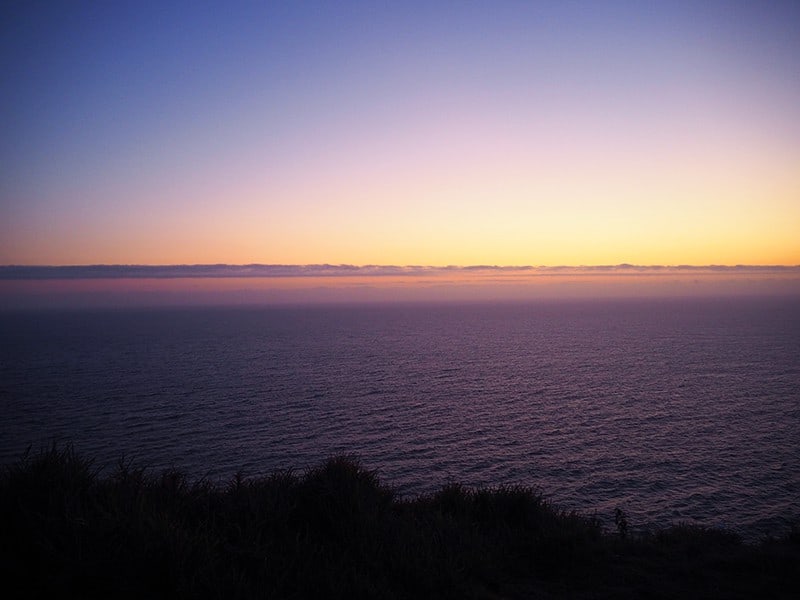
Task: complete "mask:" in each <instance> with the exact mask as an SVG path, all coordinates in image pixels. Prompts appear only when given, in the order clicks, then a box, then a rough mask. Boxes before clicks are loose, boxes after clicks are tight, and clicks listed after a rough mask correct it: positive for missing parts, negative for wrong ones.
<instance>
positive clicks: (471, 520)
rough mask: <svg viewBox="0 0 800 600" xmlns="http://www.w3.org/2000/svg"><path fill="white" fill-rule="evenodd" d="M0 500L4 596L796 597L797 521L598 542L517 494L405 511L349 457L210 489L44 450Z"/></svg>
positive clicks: (451, 498)
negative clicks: (774, 532)
mask: <svg viewBox="0 0 800 600" xmlns="http://www.w3.org/2000/svg"><path fill="white" fill-rule="evenodd" d="M0 506H1V507H2V515H3V518H2V520H1V521H0V539H2V540H3V544H2V548H3V549H2V556H0V564H2V566H1V567H0V569H2V576H3V580H4V583H5V589H6V593H7V594H10V595H6V597H56V596H58V597H83V598H86V597H103V598H106V597H116V598H119V597H128V598H145V597H148V598H153V597H162V598H223V597H224V598H641V597H649V598H754V597H760V598H796V597H800V578H798V576H797V574H798V572H800V529H798V528H796V527H795V528H793V529H792V531H791V532H790V533H788V534H783V535H781V536H780V537H776V538H769V539H764V540H762V541H761V542H759V543H758V544H745V543H743V542H742V541H741V540H740V539H739V538H738V537H737V536H736V535H735V534H732V533H730V532H725V531H721V530H714V529H704V528H698V527H692V526H685V525H678V526H671V527H669V528H665V529H663V530H660V531H658V532H655V533H649V534H633V533H631V532H629V528H628V523H627V519H626V517H625V515H624V514H623V513H622V512H618V513H617V514H616V521H615V522H616V527H615V528H614V530H613V531H608V530H605V529H604V528H603V527H602V525H601V524H600V523H599V521H598V520H597V519H595V518H592V517H587V516H583V515H580V514H576V513H572V512H565V511H563V510H560V509H558V508H557V507H555V506H553V505H551V504H549V503H548V502H547V501H545V500H544V499H543V498H542V496H541V495H540V494H539V493H538V492H536V491H535V490H533V489H530V488H525V487H504V488H493V489H468V488H465V487H462V486H460V485H458V484H447V485H444V486H443V487H442V488H441V489H440V490H439V491H437V492H435V493H433V494H430V495H426V496H422V497H417V498H413V499H404V498H401V497H399V496H398V495H397V494H396V493H395V492H394V491H393V490H392V489H391V488H390V487H388V486H386V485H384V484H383V483H381V482H380V480H379V479H378V478H377V476H376V475H375V473H373V472H371V471H368V470H366V469H364V468H363V467H362V466H361V465H360V463H359V462H358V460H357V459H355V458H353V457H345V456H339V457H334V458H331V459H329V460H328V461H326V462H325V463H324V464H322V465H320V466H318V467H316V468H313V469H310V470H308V471H306V472H304V473H302V474H298V473H294V472H285V471H284V472H277V473H274V474H272V475H270V476H268V477H262V478H255V479H248V478H244V477H242V476H240V475H238V474H237V475H234V476H233V478H232V479H231V480H230V482H228V483H227V484H224V485H220V484H215V483H211V482H208V481H190V480H189V479H188V478H187V477H186V476H185V475H184V474H182V473H180V472H177V471H171V470H168V471H164V472H161V473H154V472H151V471H149V470H147V469H145V468H142V467H139V466H135V465H132V464H129V463H126V462H124V461H121V462H120V464H119V465H118V466H117V468H116V470H115V471H113V472H112V473H109V474H105V475H102V476H101V475H99V474H98V473H97V470H96V469H94V468H93V465H92V462H91V460H88V459H86V458H84V457H81V456H79V455H78V454H76V453H75V452H74V451H73V450H72V448H70V447H60V448H59V447H52V448H50V449H48V450H45V451H41V452H39V453H33V454H29V455H27V456H26V457H25V458H23V459H22V460H20V461H19V462H17V463H15V464H13V465H9V466H7V467H5V468H4V469H3V473H2V476H1V477H0ZM14 590H16V591H14Z"/></svg>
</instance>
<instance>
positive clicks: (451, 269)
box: [0, 263, 800, 281]
mask: <svg viewBox="0 0 800 600" xmlns="http://www.w3.org/2000/svg"><path fill="white" fill-rule="evenodd" d="M476 272H490V273H514V272H518V273H526V274H531V275H536V274H539V275H558V274H570V275H579V274H586V275H590V274H612V273H613V274H617V275H619V274H625V273H629V274H648V273H664V272H667V273H676V272H706V273H748V272H751V273H787V272H789V273H791V272H797V273H798V274H800V264H798V265H747V264H736V265H721V264H708V265H690V264H679V265H636V264H631V263H619V264H607V265H553V266H547V265H489V264H477V265H441V266H438V265H391V264H389V265H378V264H365V265H353V264H346V263H341V264H330V263H310V264H280V263H276V264H269V263H248V264H227V263H196V264H171V265H147V264H102V263H99V264H86V265H0V280H6V281H11V280H45V279H185V278H277V277H345V276H364V277H381V276H400V277H402V276H432V275H437V274H445V273H447V274H453V273H476Z"/></svg>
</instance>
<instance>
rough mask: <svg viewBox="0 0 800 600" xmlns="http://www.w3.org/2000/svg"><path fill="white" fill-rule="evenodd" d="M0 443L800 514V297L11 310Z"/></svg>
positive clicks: (231, 468) (415, 486) (654, 517)
mask: <svg viewBox="0 0 800 600" xmlns="http://www.w3.org/2000/svg"><path fill="white" fill-rule="evenodd" d="M0 339H2V350H1V353H0V382H1V383H0V400H2V404H3V407H4V410H3V411H2V413H1V416H0V429H1V430H2V431H3V436H2V438H0V456H2V460H3V462H9V461H12V460H14V459H15V458H16V457H18V456H20V454H21V453H22V452H23V451H24V449H25V448H26V447H27V446H28V445H29V444H33V446H34V447H37V446H39V445H42V444H46V443H48V441H49V440H52V439H58V440H61V441H62V442H72V443H74V444H75V446H76V447H77V449H78V450H79V451H81V452H84V453H86V454H87V455H89V456H92V457H95V459H96V460H97V463H98V466H103V465H113V464H114V463H115V462H116V461H117V460H118V459H119V458H120V457H121V456H123V455H124V456H125V457H127V458H130V459H133V460H135V461H136V462H137V463H140V464H147V465H150V466H152V467H153V468H161V467H166V466H175V467H178V468H181V469H186V470H188V471H189V472H190V473H191V474H192V475H193V476H196V477H211V478H213V479H218V478H228V477H231V476H232V475H233V473H234V472H236V471H237V470H240V469H241V470H243V471H244V473H245V474H249V475H257V474H263V473H268V472H271V471H272V470H274V469H278V468H303V467H305V466H309V465H313V464H315V463H318V462H319V461H320V460H321V459H323V458H325V457H327V456H329V455H331V454H336V453H355V454H358V455H360V456H361V457H362V459H363V461H364V463H365V464H366V466H368V467H369V468H374V469H377V470H378V471H379V473H380V475H381V476H382V478H383V479H385V480H386V481H387V482H388V483H390V484H392V485H395V486H397V488H398V489H399V490H400V491H401V492H402V493H403V494H418V493H425V492H429V491H432V490H434V489H436V488H438V487H440V486H441V485H442V484H443V483H446V482H447V481H460V482H463V483H466V484H470V485H502V484H514V483H520V484H524V485H533V486H538V487H539V488H540V489H541V490H542V491H543V492H544V494H545V495H546V496H548V497H549V498H551V499H553V500H554V501H556V502H557V503H559V504H560V505H562V506H563V507H565V508H575V509H578V510H581V511H584V512H588V513H593V512H597V515H598V516H599V517H600V518H601V519H608V518H610V517H611V516H612V515H613V511H614V509H615V508H617V507H619V508H622V509H623V510H625V512H626V513H627V514H628V518H629V521H630V523H631V525H632V526H633V527H636V528H651V527H655V526H658V525H666V524H669V523H673V522H681V521H686V522H690V523H699V524H704V525H713V526H722V527H728V528H733V529H735V530H737V531H739V532H740V533H742V534H744V535H745V536H749V537H757V536H758V535H761V534H763V533H767V532H773V533H774V532H775V531H776V530H780V529H786V528H788V523H789V521H790V520H791V519H792V518H793V517H794V518H796V517H798V516H800V501H798V498H800V478H799V477H798V473H800V440H799V439H798V436H797V431H800V303H798V302H797V299H796V298H792V297H783V298H780V297H778V298H772V297H764V298H752V297H726V298H694V299H675V298H673V299H668V298H661V299H656V298H640V299H627V300H592V301H587V300H571V301H545V300H542V301H539V302H520V303H503V304H481V303H476V302H472V303H466V304H465V303H444V302H441V303H436V304H430V303H419V302H418V303H412V304H390V303H384V304H359V305H345V304H343V305H325V306H311V305H309V306H301V307H278V306H272V307H195V308H186V307H184V308H170V307H161V308H130V309H114V310H106V309H85V310H79V311H75V310H70V311H56V310H48V311H18V310H14V311H4V312H0Z"/></svg>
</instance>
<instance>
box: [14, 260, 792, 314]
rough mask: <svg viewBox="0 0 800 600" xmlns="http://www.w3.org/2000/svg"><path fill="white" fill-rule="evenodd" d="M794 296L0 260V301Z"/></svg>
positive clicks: (531, 272)
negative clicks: (27, 263) (3, 263)
mask: <svg viewBox="0 0 800 600" xmlns="http://www.w3.org/2000/svg"><path fill="white" fill-rule="evenodd" d="M721 295H724V296H748V295H750V296H753V295H756V296H775V295H781V296H796V297H800V266H781V265H773V266H770V265H762V266H758V265H755V266H754V265H735V266H724V265H707V266H691V265H679V266H657V265H655V266H654V265H650V266H639V265H630V264H620V265H607V266H578V267H571V266H494V265H473V266H419V265H416V266H415V265H411V266H394V265H362V266H358V265H328V264H312V265H263V264H250V265H224V264H216V265H165V266H153V265H74V266H24V265H17V266H15V265H7V266H0V310H2V309H19V308H34V307H38V308H65V307H73V308H87V307H95V308H97V307H103V306H105V307H112V306H116V307H120V306H156V305H160V306H164V305H172V306H182V305H187V304H193V305H233V304H236V305H245V304H270V305H277V304H298V303H303V304H308V303H316V304H324V303H352V302H383V303H385V302H398V301H401V302H415V301H417V302H454V301H457V302H496V301H529V300H537V299H547V298H550V299H554V298H596V297H603V298H622V297H662V296H671V297H679V296H685V297H688V296H691V297H697V296H708V297H710V296H721Z"/></svg>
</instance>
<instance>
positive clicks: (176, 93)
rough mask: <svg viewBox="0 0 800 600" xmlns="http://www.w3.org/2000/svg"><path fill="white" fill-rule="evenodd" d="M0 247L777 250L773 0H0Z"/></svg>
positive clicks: (791, 216)
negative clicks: (420, 0) (1, 1)
mask: <svg viewBox="0 0 800 600" xmlns="http://www.w3.org/2000/svg"><path fill="white" fill-rule="evenodd" d="M0 77H2V80H0V84H1V85H2V93H0V264H26V265H37V264H42V265H43V264H52V265H63V264H96V263H105V264H115V263H116V264H154V265H163V264H181V263H187V264H195V263H217V262H221V263H251V262H259V263H283V264H308V263H323V262H324V263H349V264H357V265H359V264H400V265H405V264H422V265H448V264H458V265H469V264H497V265H563V264H566V265H602V264H617V263H623V262H628V263H634V264H645V265H646V264H667V265H670V264H672V265H674V264H696V265H707V264H730V265H732V264H776V265H790V264H800V3H798V2H769V1H766V2H697V1H693V2H656V3H650V2H439V3H431V2H423V3H413V2H408V1H405V2H390V3H384V2H363V3H360V2H320V3H306V2H280V3H257V2H252V3H250V2H245V3H237V5H236V6H231V5H230V3H227V2H226V3H222V2H220V3H208V2H185V3H184V2H152V3H150V2H143V1H138V2H131V3H124V2H92V3H88V2H86V3H81V2H65V3H59V2H35V1H31V2H28V1H20V2H6V3H4V4H3V8H2V12H1V13H0Z"/></svg>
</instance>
